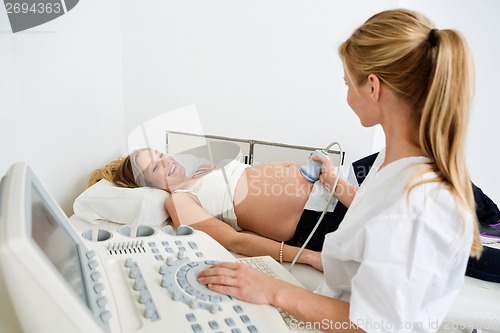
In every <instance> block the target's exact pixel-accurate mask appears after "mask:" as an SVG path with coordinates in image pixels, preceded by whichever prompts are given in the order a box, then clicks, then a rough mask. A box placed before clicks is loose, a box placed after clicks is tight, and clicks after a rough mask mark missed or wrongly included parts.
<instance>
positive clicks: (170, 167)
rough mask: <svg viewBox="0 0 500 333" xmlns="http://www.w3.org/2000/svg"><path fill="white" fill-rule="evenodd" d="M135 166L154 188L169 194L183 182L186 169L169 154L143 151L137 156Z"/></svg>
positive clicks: (150, 150) (148, 150) (149, 150)
mask: <svg viewBox="0 0 500 333" xmlns="http://www.w3.org/2000/svg"><path fill="white" fill-rule="evenodd" d="M136 162H137V165H138V166H139V168H140V169H141V170H142V172H143V174H144V177H145V178H146V179H147V181H148V182H149V183H151V184H152V185H153V186H154V187H156V188H160V189H164V190H166V191H168V192H171V189H175V188H176V187H178V185H180V184H181V183H182V182H184V180H185V177H186V169H185V168H184V167H183V166H182V165H180V164H178V163H177V161H176V160H174V158H173V157H172V156H171V155H169V154H164V153H161V152H159V151H157V150H152V149H144V150H142V151H140V152H139V153H138V154H137V158H136Z"/></svg>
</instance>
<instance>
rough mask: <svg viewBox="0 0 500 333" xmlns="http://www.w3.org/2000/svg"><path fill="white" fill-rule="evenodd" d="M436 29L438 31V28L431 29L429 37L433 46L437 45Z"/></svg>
mask: <svg viewBox="0 0 500 333" xmlns="http://www.w3.org/2000/svg"><path fill="white" fill-rule="evenodd" d="M436 31H438V29H431V31H430V32H429V38H428V39H427V40H428V41H429V44H431V46H432V47H434V46H437V39H436Z"/></svg>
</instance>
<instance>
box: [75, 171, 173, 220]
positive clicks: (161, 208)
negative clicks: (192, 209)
mask: <svg viewBox="0 0 500 333" xmlns="http://www.w3.org/2000/svg"><path fill="white" fill-rule="evenodd" d="M169 195H170V194H169V193H167V192H165V191H162V190H158V189H153V188H146V187H142V188H122V187H117V186H115V185H114V184H112V183H111V182H109V181H107V180H105V179H102V180H100V181H99V182H97V183H96V184H94V185H92V186H91V187H89V188H88V189H86V190H85V191H84V192H83V193H82V194H80V195H79V196H78V197H77V198H76V200H75V202H74V203H73V210H74V212H75V215H76V216H78V217H79V218H81V219H83V220H85V221H88V222H90V223H94V224H97V223H100V222H103V221H108V222H115V223H119V224H148V225H161V224H162V223H163V222H164V221H165V220H166V219H168V213H167V211H166V209H165V202H166V200H167V199H168V197H169Z"/></svg>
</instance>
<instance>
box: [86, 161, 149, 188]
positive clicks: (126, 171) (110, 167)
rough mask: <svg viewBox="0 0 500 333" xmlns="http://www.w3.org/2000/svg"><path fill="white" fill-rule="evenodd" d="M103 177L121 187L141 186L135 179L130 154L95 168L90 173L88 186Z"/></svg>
mask: <svg viewBox="0 0 500 333" xmlns="http://www.w3.org/2000/svg"><path fill="white" fill-rule="evenodd" d="M101 179H105V180H107V181H109V182H112V183H113V184H115V185H116V186H119V187H125V188H136V187H139V186H137V184H136V182H135V180H134V174H133V172H132V167H131V166H130V156H127V157H120V158H118V159H116V160H114V161H111V162H109V163H108V164H106V165H105V166H103V167H102V168H99V169H96V170H94V171H93V172H92V173H91V174H90V175H89V178H88V180H87V186H88V187H90V186H92V185H94V184H95V183H97V182H98V181H100V180H101Z"/></svg>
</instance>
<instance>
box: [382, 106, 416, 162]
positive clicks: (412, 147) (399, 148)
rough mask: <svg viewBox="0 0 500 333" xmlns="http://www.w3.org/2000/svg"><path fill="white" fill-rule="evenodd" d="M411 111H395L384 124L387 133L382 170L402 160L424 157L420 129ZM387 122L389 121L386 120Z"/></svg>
mask: <svg viewBox="0 0 500 333" xmlns="http://www.w3.org/2000/svg"><path fill="white" fill-rule="evenodd" d="M411 112H412V111H411V110H408V109H406V110H401V109H399V110H395V112H392V113H391V115H390V117H389V118H388V121H385V123H382V127H383V129H384V133H385V160H384V163H383V164H382V166H381V168H382V167H384V166H386V165H388V164H390V163H392V162H394V161H397V160H399V159H401V158H405V157H411V156H424V155H425V154H424V152H423V150H422V149H421V147H420V144H419V142H418V129H416V126H418V125H415V124H414V122H413V121H412V119H411V117H410V115H411ZM386 120H387V119H386Z"/></svg>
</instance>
